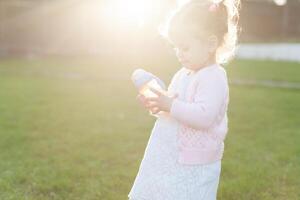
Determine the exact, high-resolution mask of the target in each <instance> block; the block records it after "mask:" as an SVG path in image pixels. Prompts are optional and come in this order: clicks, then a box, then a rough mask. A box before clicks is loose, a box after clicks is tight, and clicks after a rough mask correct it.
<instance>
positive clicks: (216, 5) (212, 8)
mask: <svg viewBox="0 0 300 200" xmlns="http://www.w3.org/2000/svg"><path fill="white" fill-rule="evenodd" d="M218 8H219V3H212V4H211V5H210V6H209V8H208V10H209V11H210V12H216V11H217V10H218Z"/></svg>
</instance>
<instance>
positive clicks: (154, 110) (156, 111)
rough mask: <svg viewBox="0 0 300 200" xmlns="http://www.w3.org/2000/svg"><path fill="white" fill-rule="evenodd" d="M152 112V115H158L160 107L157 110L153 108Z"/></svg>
mask: <svg viewBox="0 0 300 200" xmlns="http://www.w3.org/2000/svg"><path fill="white" fill-rule="evenodd" d="M151 111H152V114H156V113H158V112H159V111H160V110H159V108H158V107H155V108H153V109H152V110H151Z"/></svg>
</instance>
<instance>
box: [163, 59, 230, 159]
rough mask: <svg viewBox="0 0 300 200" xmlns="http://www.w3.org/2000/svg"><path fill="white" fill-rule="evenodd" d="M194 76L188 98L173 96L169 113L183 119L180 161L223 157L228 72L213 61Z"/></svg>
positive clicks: (186, 96)
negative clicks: (212, 63) (174, 97)
mask: <svg viewBox="0 0 300 200" xmlns="http://www.w3.org/2000/svg"><path fill="white" fill-rule="evenodd" d="M178 72H180V70H179V71H178ZM179 75H180V73H179V74H177V75H174V78H175V79H176V78H178V76H179ZM192 78H193V79H192V80H191V82H190V83H189V85H188V87H187V90H186V95H185V99H182V100H180V99H178V98H176V99H174V101H173V103H172V106H171V110H170V113H169V116H171V117H173V118H175V119H176V120H177V121H179V122H180V123H179V124H180V125H179V129H178V134H177V135H178V147H179V158H178V162H179V163H181V164H208V163H211V162H214V161H217V160H221V159H222V157H223V151H224V139H225V137H226V134H227V130H228V126H227V123H228V119H227V107H228V103H229V87H228V81H227V75H226V71H225V69H224V68H223V67H222V66H220V65H218V64H214V65H210V66H207V67H205V68H202V69H200V70H198V71H197V72H196V73H195V74H194V77H192Z"/></svg>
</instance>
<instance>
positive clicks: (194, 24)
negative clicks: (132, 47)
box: [160, 0, 240, 63]
mask: <svg viewBox="0 0 300 200" xmlns="http://www.w3.org/2000/svg"><path fill="white" fill-rule="evenodd" d="M213 3H215V5H218V6H217V7H215V9H214V10H211V9H210V8H211V6H212V4H213ZM239 8H240V0H218V1H212V0H192V1H190V2H188V3H186V4H184V5H183V6H181V7H179V8H178V9H176V10H174V11H173V12H172V13H171V15H170V16H169V18H168V19H167V21H166V24H165V25H162V26H161V27H160V33H161V35H163V36H164V37H166V38H167V39H168V40H169V41H170V42H172V41H175V40H176V34H178V33H179V32H180V31H188V33H189V34H190V35H191V36H193V37H198V36H201V34H202V33H204V32H205V33H208V34H213V35H215V36H216V37H217V38H218V41H219V47H218V48H217V50H216V52H215V56H216V62H218V63H226V62H228V61H229V60H230V59H231V58H232V57H233V56H234V54H235V49H236V43H237V38H238V33H239V29H238V20H239Z"/></svg>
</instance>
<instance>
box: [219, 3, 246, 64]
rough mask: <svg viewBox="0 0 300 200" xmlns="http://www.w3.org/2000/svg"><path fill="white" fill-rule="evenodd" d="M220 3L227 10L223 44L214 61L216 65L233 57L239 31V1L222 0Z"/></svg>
mask: <svg viewBox="0 0 300 200" xmlns="http://www.w3.org/2000/svg"><path fill="white" fill-rule="evenodd" d="M219 3H222V4H223V5H224V6H225V7H226V10H227V33H225V35H224V38H223V43H222V44H221V46H220V47H219V48H218V49H217V52H216V57H217V58H216V59H217V62H218V63H226V62H228V61H230V60H231V59H232V58H233V56H234V55H235V51H236V45H237V42H238V36H239V34H240V29H239V26H238V21H239V9H240V6H241V4H240V0H222V1H220V2H219Z"/></svg>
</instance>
